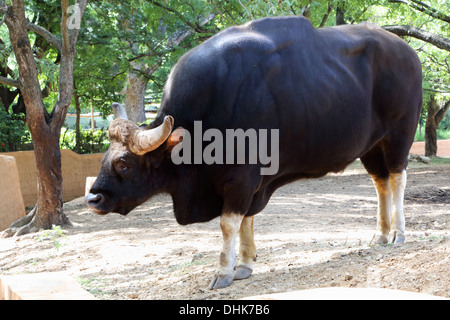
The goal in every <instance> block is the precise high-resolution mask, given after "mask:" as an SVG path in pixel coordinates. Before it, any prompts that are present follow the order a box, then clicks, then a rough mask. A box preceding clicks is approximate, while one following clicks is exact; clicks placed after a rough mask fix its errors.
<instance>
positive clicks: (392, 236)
mask: <svg viewBox="0 0 450 320" xmlns="http://www.w3.org/2000/svg"><path fill="white" fill-rule="evenodd" d="M389 243H393V244H402V243H405V234H404V233H403V232H401V231H399V230H392V231H391V232H390V233H389Z"/></svg>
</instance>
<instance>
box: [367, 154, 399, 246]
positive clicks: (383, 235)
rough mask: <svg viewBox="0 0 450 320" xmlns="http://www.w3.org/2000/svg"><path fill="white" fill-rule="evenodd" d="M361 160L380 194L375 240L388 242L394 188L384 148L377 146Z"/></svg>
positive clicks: (378, 242) (376, 241) (380, 242)
mask: <svg viewBox="0 0 450 320" xmlns="http://www.w3.org/2000/svg"><path fill="white" fill-rule="evenodd" d="M361 162H362V163H363V164H364V167H365V168H366V170H367V172H369V174H370V176H371V177H372V180H373V184H374V186H375V189H376V191H377V196H378V210H377V231H376V234H375V239H374V241H375V243H377V244H384V243H388V240H389V238H388V237H389V232H390V231H391V212H392V189H391V185H390V181H389V171H388V169H387V166H386V162H385V159H384V153H383V150H382V148H381V147H380V146H375V147H374V148H373V149H372V150H371V151H369V152H368V153H366V154H365V155H364V156H362V157H361Z"/></svg>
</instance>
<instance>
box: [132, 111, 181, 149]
mask: <svg viewBox="0 0 450 320" xmlns="http://www.w3.org/2000/svg"><path fill="white" fill-rule="evenodd" d="M173 123H174V120H173V117H172V116H166V117H165V118H164V121H163V123H162V124H161V125H160V126H158V127H156V128H153V129H149V130H136V131H135V134H134V136H133V138H132V143H130V145H129V147H130V150H131V152H133V153H135V154H138V155H143V154H146V153H147V152H150V151H153V150H155V149H157V148H158V147H159V146H160V145H162V144H163V143H164V141H166V140H167V138H168V137H169V135H170V133H171V132H172V128H173Z"/></svg>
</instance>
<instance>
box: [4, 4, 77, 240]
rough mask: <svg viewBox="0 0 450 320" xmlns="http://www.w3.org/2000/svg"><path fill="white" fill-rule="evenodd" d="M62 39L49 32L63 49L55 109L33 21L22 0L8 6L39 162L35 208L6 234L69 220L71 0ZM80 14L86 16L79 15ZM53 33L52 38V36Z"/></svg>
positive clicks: (73, 36) (64, 7)
mask: <svg viewBox="0 0 450 320" xmlns="http://www.w3.org/2000/svg"><path fill="white" fill-rule="evenodd" d="M77 5H79V6H80V13H81V16H82V14H83V13H84V9H85V8H86V1H85V0H80V1H77ZM61 6H62V22H61V33H62V40H61V41H57V40H58V39H57V38H56V37H55V36H54V35H52V34H51V33H49V32H47V33H45V35H46V37H47V38H46V39H47V40H48V41H52V43H54V44H55V45H56V46H57V48H58V50H59V51H60V52H61V61H60V73H59V75H60V76H59V96H58V101H57V102H56V104H55V106H54V108H53V110H52V112H51V113H50V114H49V113H48V112H47V110H46V108H45V106H44V102H43V99H42V93H41V88H40V84H39V78H38V74H37V68H36V62H35V59H34V55H33V52H32V49H31V45H30V40H29V37H28V26H29V23H28V21H27V19H26V17H25V5H24V1H23V0H15V1H13V4H12V6H8V7H7V11H6V14H5V18H4V19H5V23H6V25H7V26H8V30H9V35H10V40H11V45H12V47H13V50H14V55H15V57H16V60H17V65H18V66H19V74H20V80H19V88H20V91H21V93H22V96H23V99H24V102H25V106H26V111H27V113H26V119H27V123H28V127H29V129H30V132H31V136H32V138H33V144H34V154H35V157H36V168H37V175H38V177H37V195H38V198H37V203H36V206H35V208H34V209H33V210H32V211H31V212H30V213H29V214H28V215H27V216H26V217H24V218H22V219H20V220H18V221H16V222H15V223H13V224H12V225H11V226H10V227H9V229H7V230H6V231H5V232H4V236H6V237H8V236H12V235H22V234H26V233H29V232H33V231H37V230H39V229H41V228H43V229H49V228H51V227H52V225H61V226H63V225H70V224H71V223H70V221H69V219H68V218H67V217H66V216H65V214H64V213H63V194H62V171H61V151H60V149H59V137H60V135H61V127H62V125H63V123H64V119H65V117H66V114H67V108H68V107H69V104H70V101H71V97H72V89H73V60H74V57H75V43H76V39H77V36H78V32H79V29H70V30H69V28H68V20H69V16H68V11H67V10H68V6H69V1H68V0H62V1H61ZM80 19H81V17H80ZM48 38H51V39H50V40H49V39H48Z"/></svg>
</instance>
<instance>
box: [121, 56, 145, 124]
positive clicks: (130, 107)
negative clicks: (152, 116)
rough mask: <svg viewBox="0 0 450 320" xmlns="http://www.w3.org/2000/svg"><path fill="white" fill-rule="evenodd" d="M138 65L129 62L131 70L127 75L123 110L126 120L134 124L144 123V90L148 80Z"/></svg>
mask: <svg viewBox="0 0 450 320" xmlns="http://www.w3.org/2000/svg"><path fill="white" fill-rule="evenodd" d="M141 68H143V67H142V66H141V64H140V63H136V62H134V61H133V62H131V70H130V71H129V72H128V73H127V83H126V85H125V101H124V104H125V106H124V107H125V110H126V112H127V116H128V119H129V120H131V121H133V122H135V123H142V122H145V120H146V118H145V90H146V89H147V83H148V79H147V78H146V77H145V76H143V75H142V73H141V71H140V70H141Z"/></svg>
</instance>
